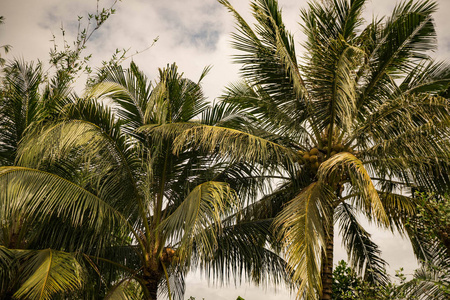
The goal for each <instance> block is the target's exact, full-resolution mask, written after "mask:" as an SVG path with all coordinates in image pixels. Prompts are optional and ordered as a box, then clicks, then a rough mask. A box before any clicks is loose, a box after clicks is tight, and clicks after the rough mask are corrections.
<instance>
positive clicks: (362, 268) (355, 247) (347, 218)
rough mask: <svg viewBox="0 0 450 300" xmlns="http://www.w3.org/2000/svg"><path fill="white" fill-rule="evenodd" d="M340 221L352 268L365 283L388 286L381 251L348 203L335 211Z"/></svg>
mask: <svg viewBox="0 0 450 300" xmlns="http://www.w3.org/2000/svg"><path fill="white" fill-rule="evenodd" d="M335 216H336V220H337V221H339V226H340V234H341V235H342V242H343V244H344V246H345V248H346V249H347V255H348V259H349V261H350V263H351V266H352V268H354V269H355V270H357V271H358V273H359V274H360V275H361V277H362V278H363V279H364V280H365V281H369V282H371V283H376V284H386V283H387V282H388V278H387V276H386V274H385V268H386V264H387V263H386V262H385V261H384V260H383V259H382V258H381V257H380V254H381V251H380V250H379V249H378V246H377V245H376V244H375V243H374V242H372V240H371V239H370V234H369V233H368V232H367V231H365V230H364V228H363V227H362V226H361V225H360V224H359V223H358V220H357V219H356V216H355V212H354V209H353V208H352V207H351V206H350V205H349V204H347V203H345V202H344V203H341V204H339V206H338V207H337V208H336V211H335Z"/></svg>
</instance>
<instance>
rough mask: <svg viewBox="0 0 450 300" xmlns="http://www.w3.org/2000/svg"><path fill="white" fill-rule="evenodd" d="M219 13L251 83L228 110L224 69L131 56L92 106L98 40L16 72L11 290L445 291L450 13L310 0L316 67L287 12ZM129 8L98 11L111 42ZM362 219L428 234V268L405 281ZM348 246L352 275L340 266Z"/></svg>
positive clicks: (4, 148) (4, 234) (7, 219)
mask: <svg viewBox="0 0 450 300" xmlns="http://www.w3.org/2000/svg"><path fill="white" fill-rule="evenodd" d="M219 2H220V3H221V4H222V5H223V6H225V7H226V8H227V9H228V10H229V11H230V12H231V14H232V15H233V16H234V18H235V21H236V30H237V32H236V33H233V35H232V37H233V42H232V45H233V47H234V48H235V49H236V50H238V51H239V53H238V54H236V55H235V57H234V61H235V62H236V63H238V64H240V65H241V66H242V67H241V75H242V80H241V81H239V82H237V83H235V84H232V85H230V86H228V87H227V89H226V92H225V94H224V95H222V96H221V97H220V98H219V101H215V102H213V103H210V102H208V101H207V99H206V98H205V97H204V94H203V91H202V79H203V78H204V76H206V75H207V73H208V70H209V68H205V70H204V72H203V73H202V74H201V76H200V78H199V79H198V80H197V81H193V80H190V79H188V78H186V77H185V76H184V75H183V74H182V73H180V71H179V70H178V67H177V65H176V64H171V65H167V66H166V67H165V68H162V69H159V77H158V78H157V79H156V80H151V79H149V78H148V77H147V76H146V75H145V74H144V73H143V72H142V71H141V70H140V68H139V67H138V66H137V65H136V64H135V63H134V62H131V63H130V65H129V67H128V68H125V67H123V66H122V65H121V62H122V59H123V58H124V56H121V57H120V58H119V59H117V57H116V58H115V59H113V60H111V61H109V62H107V63H104V64H103V66H102V67H101V68H100V69H99V70H98V72H97V73H96V74H95V75H94V76H92V75H91V77H90V78H89V80H88V82H87V85H86V89H85V91H84V93H83V94H82V95H78V94H77V93H75V92H74V90H73V84H74V82H75V80H76V78H77V76H76V74H78V72H82V71H83V70H84V71H87V72H89V73H90V72H91V69H90V67H89V66H88V65H87V63H88V60H89V58H88V57H83V56H82V55H81V52H82V51H83V50H84V48H85V44H86V43H87V41H88V40H89V37H90V36H91V35H92V31H91V32H88V31H80V32H79V35H78V37H77V41H76V42H75V43H74V47H75V48H73V49H72V48H70V47H67V48H64V50H62V51H56V50H55V51H52V52H51V55H50V56H51V63H52V64H53V66H54V72H53V73H46V72H44V71H43V67H42V64H41V63H38V64H33V63H28V62H24V61H21V60H12V61H9V62H8V63H7V64H6V65H5V66H4V67H3V68H2V75H3V77H2V80H1V82H0V220H1V224H0V226H1V231H0V283H1V284H0V297H1V298H4V299H116V298H120V299H153V300H154V299H157V297H158V295H165V296H167V297H168V298H169V299H173V298H176V299H183V297H184V288H185V283H184V276H185V275H186V273H187V272H189V271H190V270H191V269H194V268H200V269H202V270H204V271H205V273H206V275H207V276H208V277H210V278H212V279H213V280H216V281H217V282H230V281H232V280H234V281H235V282H236V281H237V280H242V279H244V278H245V279H247V280H250V281H253V282H255V283H257V284H267V283H271V284H278V283H280V282H285V283H287V284H288V286H290V287H291V288H292V289H293V290H295V291H296V293H297V298H298V299H349V298H351V299H358V298H357V297H360V296H361V295H364V297H366V298H367V299H369V298H370V297H379V296H380V295H381V294H380V293H378V294H377V295H374V293H373V291H374V290H375V289H376V290H383V291H385V292H386V295H387V296H386V297H388V295H391V296H392V295H393V294H392V293H395V294H396V295H397V296H398V297H400V298H401V297H403V298H404V297H407V296H408V297H409V296H411V297H416V298H418V299H426V297H436V298H439V297H441V296H442V295H444V296H445V295H447V294H448V285H447V283H448V266H449V265H450V264H449V261H448V260H449V257H450V256H449V253H448V242H449V239H448V226H449V224H448V214H449V210H448V208H449V205H448V196H445V193H448V192H449V189H450V179H449V173H450V172H449V171H450V140H449V133H450V127H449V125H450V124H449V123H450V114H449V112H450V111H449V109H450V107H449V98H448V95H449V94H448V91H449V87H450V65H448V63H446V62H436V61H434V60H433V59H432V58H431V57H430V55H429V51H430V50H433V49H435V47H436V31H435V26H434V22H433V18H432V14H433V13H434V12H435V11H436V9H437V6H436V3H435V2H433V1H428V0H420V1H405V2H401V3H399V4H397V5H396V7H395V8H394V10H393V12H392V14H391V16H389V17H386V18H382V19H377V18H374V19H373V20H371V21H369V22H366V21H365V20H363V19H362V13H363V9H364V5H365V3H366V2H367V1H366V0H326V1H314V0H312V1H310V2H309V4H308V7H307V8H306V9H302V10H301V14H300V16H301V19H302V28H303V31H304V33H305V35H306V41H305V42H304V43H303V45H302V48H301V49H302V50H303V51H304V54H303V56H298V55H297V53H296V52H297V50H296V49H298V48H296V45H295V44H294V38H293V36H292V35H291V34H290V33H289V31H288V30H287V29H286V27H285V25H284V23H283V20H282V12H281V9H280V8H279V7H278V2H277V1H276V0H254V1H252V2H251V8H252V12H253V17H254V20H255V24H254V25H250V24H249V23H247V21H246V20H244V18H243V17H242V16H241V15H240V14H239V13H238V12H237V11H236V10H235V9H234V8H233V6H232V5H231V4H230V3H229V2H228V1H227V0H219ZM114 3H115V2H114ZM113 13H114V9H113V7H111V8H109V9H106V10H101V11H99V12H97V14H95V15H94V16H90V18H91V19H92V18H93V20H96V24H97V26H96V27H95V28H94V29H93V30H97V29H98V28H99V27H100V26H101V25H102V24H103V23H104V22H105V21H106V20H107V18H108V17H109V16H110V15H111V14H113ZM2 21H3V19H2V18H0V23H1V22H2ZM7 49H8V48H7V47H6V48H5V50H7ZM55 49H56V48H55ZM1 59H3V58H1ZM0 62H1V61H0ZM272 186H274V187H275V188H272ZM418 191H419V192H422V193H419V192H418ZM361 217H363V218H367V219H368V220H369V221H371V222H372V223H374V224H376V225H377V226H379V227H380V228H383V229H388V230H391V231H398V232H399V233H400V234H402V235H405V236H408V237H409V238H410V240H411V242H412V245H413V248H414V251H415V253H416V255H417V257H418V258H419V259H421V260H422V261H423V265H422V266H421V268H420V269H418V270H416V273H415V277H414V279H413V280H412V281H408V282H406V281H405V282H403V283H402V284H401V288H400V287H398V286H396V285H393V284H392V283H391V282H390V281H389V278H388V276H387V275H386V272H385V266H386V262H385V261H384V260H383V258H382V257H381V251H380V250H379V248H378V246H377V245H376V244H375V243H374V242H373V241H372V240H371V235H370V234H369V233H368V232H367V231H366V229H364V228H363V226H362V225H361V223H360V219H361ZM335 231H336V232H335ZM338 233H339V234H340V235H341V237H342V239H343V244H344V246H345V248H346V250H347V253H348V261H349V266H346V265H344V264H343V263H341V264H340V265H338V266H337V268H336V269H335V270H334V271H333V252H334V245H333V240H334V235H335V234H338ZM363 282H364V283H363ZM344 286H345V287H344ZM445 293H447V294H445ZM397 296H396V297H397ZM339 297H341V298H339ZM346 297H347V298H346ZM361 297H363V296H361ZM368 297H369V298H368ZM421 297H422V298H421ZM374 299H375V298H374ZM376 299H378V298H376ZM380 299H381V298H380Z"/></svg>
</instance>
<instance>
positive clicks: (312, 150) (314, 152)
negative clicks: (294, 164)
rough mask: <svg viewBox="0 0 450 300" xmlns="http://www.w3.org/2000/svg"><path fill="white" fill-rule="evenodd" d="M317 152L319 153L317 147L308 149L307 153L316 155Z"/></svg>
mask: <svg viewBox="0 0 450 300" xmlns="http://www.w3.org/2000/svg"><path fill="white" fill-rule="evenodd" d="M318 153H319V149H317V148H312V149H311V150H310V151H309V155H317V154H318Z"/></svg>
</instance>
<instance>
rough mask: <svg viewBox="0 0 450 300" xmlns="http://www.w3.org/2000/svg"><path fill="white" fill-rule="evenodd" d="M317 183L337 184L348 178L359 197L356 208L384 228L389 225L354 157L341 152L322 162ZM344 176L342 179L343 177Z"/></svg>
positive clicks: (367, 177)
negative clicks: (371, 216)
mask: <svg viewBox="0 0 450 300" xmlns="http://www.w3.org/2000/svg"><path fill="white" fill-rule="evenodd" d="M317 174H318V177H319V181H323V182H334V183H335V184H337V183H339V182H340V181H341V180H343V181H344V182H345V181H346V180H347V178H345V176H347V177H348V179H349V180H350V182H351V184H352V190H353V191H357V192H358V194H359V196H358V197H356V198H355V199H356V200H357V204H356V205H357V206H358V208H360V209H361V210H362V211H364V212H366V213H367V214H368V215H369V216H370V215H373V217H374V218H375V220H376V221H377V222H378V223H379V224H381V225H384V226H387V225H388V224H389V220H388V217H387V215H386V211H385V210H384V207H383V203H382V202H381V200H380V197H379V195H378V193H377V190H376V189H375V187H374V185H373V183H372V179H371V178H370V176H369V174H368V173H367V170H366V169H365V168H364V164H363V163H362V162H361V161H360V160H359V159H358V158H356V157H355V156H354V155H352V154H351V153H348V152H341V153H338V154H336V155H334V156H333V157H331V158H330V159H328V160H326V161H325V162H323V163H322V164H321V165H320V167H319V170H318V172H317ZM343 174H344V178H342V177H343Z"/></svg>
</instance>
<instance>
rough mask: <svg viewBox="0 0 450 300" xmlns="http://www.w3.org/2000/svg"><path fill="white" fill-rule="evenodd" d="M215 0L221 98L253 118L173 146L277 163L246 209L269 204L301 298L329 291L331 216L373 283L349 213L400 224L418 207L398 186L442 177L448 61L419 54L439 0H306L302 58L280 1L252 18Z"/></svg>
mask: <svg viewBox="0 0 450 300" xmlns="http://www.w3.org/2000/svg"><path fill="white" fill-rule="evenodd" d="M219 2H220V3H222V4H223V5H224V6H225V7H226V8H228V10H229V11H230V12H231V13H232V14H233V15H234V17H235V20H236V29H237V33H233V35H232V37H233V42H232V45H233V47H234V48H236V49H237V50H239V51H240V53H239V54H238V55H236V56H235V57H234V60H235V62H236V63H239V64H242V68H241V74H242V77H243V82H241V83H237V84H234V85H232V86H230V87H229V88H228V92H227V94H226V95H225V96H224V101H226V102H228V103H231V104H233V105H236V106H237V107H239V108H241V109H242V110H243V111H245V112H246V113H247V115H248V118H253V120H254V122H255V128H254V129H252V130H250V129H248V130H247V131H246V132H237V131H236V130H229V129H226V128H220V129H218V128H212V127H208V126H203V125H202V126H197V127H195V128H191V129H189V130H186V131H185V132H183V133H182V134H181V135H180V136H179V137H178V138H177V140H176V143H175V144H176V145H175V149H182V147H183V145H184V146H185V147H199V148H200V149H205V150H210V151H215V152H216V153H221V154H222V155H224V156H226V157H227V158H228V159H230V160H234V161H252V162H256V163H258V164H259V165H260V166H263V167H264V166H271V167H273V164H274V163H277V164H279V166H280V167H281V169H282V171H281V174H282V176H281V177H285V178H284V179H281V182H280V186H279V188H278V190H276V191H275V192H274V193H273V194H271V195H267V196H265V197H263V199H261V200H260V201H259V202H257V203H255V204H253V205H251V210H253V211H254V212H256V213H258V214H260V215H267V214H268V213H278V215H277V220H276V222H275V228H276V229H277V231H278V233H279V235H280V239H281V240H282V241H284V244H285V255H286V258H287V261H288V265H289V270H290V271H291V272H292V274H293V278H294V280H298V281H299V282H300V288H299V292H298V297H299V298H304V299H317V298H320V299H330V297H331V291H332V290H331V285H332V277H331V276H332V266H333V265H332V263H333V237H334V224H337V225H338V228H339V232H340V234H341V236H342V237H343V244H344V246H345V247H346V249H347V252H348V255H349V261H350V262H351V266H352V267H353V268H354V269H356V270H357V271H358V272H359V273H360V274H361V275H362V276H363V277H364V279H365V280H370V281H373V282H376V283H380V284H382V283H383V282H385V275H384V273H383V272H382V270H383V267H384V265H385V262H384V260H383V259H382V258H381V257H380V251H379V249H378V247H377V245H376V244H374V242H373V241H372V240H371V239H370V234H369V233H368V232H367V231H366V230H365V229H364V228H363V227H362V226H361V224H360V223H359V221H358V216H360V215H363V216H365V217H367V218H368V219H369V220H371V221H372V222H374V223H375V224H377V225H378V226H380V227H383V228H390V229H391V230H395V229H397V230H399V231H400V232H401V233H404V232H405V231H404V227H403V222H404V221H405V218H406V216H407V215H411V214H414V207H415V206H414V199H413V198H412V197H410V194H408V191H411V189H412V188H414V187H421V188H424V189H432V190H444V189H447V188H448V186H449V185H448V184H449V178H448V175H446V174H448V170H449V154H450V142H449V139H448V137H449V121H450V117H449V103H448V99H447V98H446V96H445V95H448V93H446V91H448V87H449V79H450V67H449V65H448V64H446V63H444V62H435V61H433V60H432V59H431V58H430V57H429V55H428V52H427V51H428V50H432V49H434V48H435V47H436V33H435V28H434V23H433V18H432V13H433V12H435V11H436V4H435V3H434V2H432V1H407V2H403V3H400V4H398V5H396V7H395V8H394V10H393V12H392V15H391V16H390V17H387V18H384V19H374V20H372V21H371V22H368V23H366V24H364V20H363V19H362V18H361V13H362V11H363V8H364V4H365V2H366V1H365V0H351V1H348V0H329V1H320V2H319V1H311V2H310V3H309V5H308V8H307V9H303V10H301V18H302V21H303V23H302V27H303V31H304V33H305V35H306V41H305V42H304V44H303V48H304V50H305V54H304V56H303V57H302V59H301V60H299V58H298V57H297V54H296V50H295V46H294V39H293V36H292V35H291V34H290V33H289V32H288V31H287V29H286V27H285V25H284V24H283V21H282V14H281V10H280V9H279V8H278V3H277V1H275V0H255V1H253V2H252V3H251V7H252V11H253V17H254V18H255V21H256V24H255V26H250V25H249V24H248V23H247V22H246V21H245V20H244V18H242V17H241V15H240V14H239V13H238V12H237V11H236V10H235V9H234V8H233V7H232V6H231V4H230V3H229V2H228V1H227V0H219ZM186 145H189V146H186ZM430 175H433V176H430ZM249 210H250V209H249Z"/></svg>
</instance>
